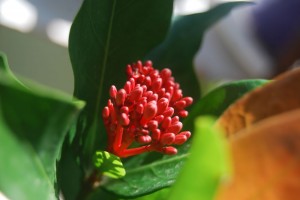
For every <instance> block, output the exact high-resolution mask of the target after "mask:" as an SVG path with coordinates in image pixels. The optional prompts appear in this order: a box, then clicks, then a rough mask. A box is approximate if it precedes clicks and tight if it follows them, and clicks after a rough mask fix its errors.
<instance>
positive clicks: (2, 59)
mask: <svg viewBox="0 0 300 200" xmlns="http://www.w3.org/2000/svg"><path fill="white" fill-rule="evenodd" d="M0 70H1V71H2V73H6V74H7V75H8V76H10V78H11V79H12V80H14V81H15V82H16V83H18V84H20V85H22V86H23V87H26V86H25V85H24V84H23V83H22V82H21V81H20V80H19V79H18V78H17V77H16V76H15V75H14V74H13V73H12V71H11V70H10V68H9V65H8V62H7V57H6V55H5V54H4V53H3V52H1V51H0Z"/></svg>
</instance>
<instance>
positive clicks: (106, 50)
mask: <svg viewBox="0 0 300 200" xmlns="http://www.w3.org/2000/svg"><path fill="white" fill-rule="evenodd" d="M116 4H117V0H113V6H112V10H111V16H110V20H109V24H108V31H107V41H106V45H105V49H104V56H103V62H102V71H101V77H100V83H99V88H98V91H97V99H96V111H95V115H94V119H95V120H96V117H97V116H99V112H100V111H99V106H100V97H101V94H102V90H103V82H104V74H105V71H106V68H107V62H108V54H109V53H108V52H109V48H110V40H111V33H112V27H113V20H114V16H115V11H116Z"/></svg>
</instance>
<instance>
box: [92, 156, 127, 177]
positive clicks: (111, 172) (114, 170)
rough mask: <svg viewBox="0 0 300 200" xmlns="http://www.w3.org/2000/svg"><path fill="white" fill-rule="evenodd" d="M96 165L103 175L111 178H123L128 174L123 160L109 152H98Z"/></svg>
mask: <svg viewBox="0 0 300 200" xmlns="http://www.w3.org/2000/svg"><path fill="white" fill-rule="evenodd" d="M94 164H95V167H96V168H97V169H99V170H100V172H101V173H103V174H104V175H106V176H108V177H111V178H115V179H118V178H122V177H123V176H125V174H126V171H125V168H124V167H123V163H122V161H121V159H120V158H119V157H118V156H115V155H114V154H111V153H109V152H107V151H96V153H95V158H94Z"/></svg>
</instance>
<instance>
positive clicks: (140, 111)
mask: <svg viewBox="0 0 300 200" xmlns="http://www.w3.org/2000/svg"><path fill="white" fill-rule="evenodd" d="M126 72H127V82H126V83H125V85H124V87H123V88H122V89H120V90H117V88H116V87H115V86H114V85H113V86H111V88H110V92H109V94H110V99H109V100H108V103H107V106H105V107H104V109H103V112H102V116H103V119H104V124H105V127H106V130H107V134H108V151H109V152H111V153H113V154H115V155H117V156H119V157H128V156H133V155H137V154H140V153H143V152H148V151H158V152H161V153H164V154H169V155H173V154H176V153H177V149H176V148H175V147H174V146H173V145H181V144H183V143H184V142H186V141H187V139H188V138H189V137H190V136H191V133H190V132H189V131H181V129H182V123H181V122H180V121H179V119H180V117H181V118H183V117H187V115H188V112H187V111H186V110H185V108H186V107H187V106H189V105H191V104H192V102H193V99H192V98H191V97H183V95H182V90H181V89H180V86H179V84H178V83H176V82H175V80H174V77H172V72H171V70H170V69H167V68H165V69H163V70H161V71H158V70H156V69H154V68H153V67H152V62H151V61H147V62H145V63H144V64H142V62H141V61H138V62H137V63H134V64H132V65H128V66H127V68H126Z"/></svg>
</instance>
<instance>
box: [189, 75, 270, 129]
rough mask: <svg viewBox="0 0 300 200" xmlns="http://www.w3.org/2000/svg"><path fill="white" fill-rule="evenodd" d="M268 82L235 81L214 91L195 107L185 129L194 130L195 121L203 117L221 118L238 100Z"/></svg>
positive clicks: (260, 80) (258, 80)
mask: <svg viewBox="0 0 300 200" xmlns="http://www.w3.org/2000/svg"><path fill="white" fill-rule="evenodd" d="M267 82H268V80H262V79H252V80H241V81H233V82H229V83H225V84H223V85H221V86H219V87H217V88H215V89H213V90H212V91H211V92H209V93H208V94H206V95H205V96H204V97H203V98H202V99H200V100H199V101H198V102H197V103H196V104H194V105H193V107H192V109H191V111H190V113H189V116H188V117H187V118H186V120H185V121H184V125H185V128H187V129H189V130H193V126H194V125H193V122H194V120H195V119H196V118H197V117H198V116H201V115H212V116H215V117H219V116H220V115H221V114H222V113H223V112H224V111H225V110H226V108H228V106H230V105H231V104H232V103H234V102H235V101H236V100H237V99H239V98H240V97H242V96H243V95H244V94H246V93H247V92H249V91H251V90H253V89H255V88H256V87H259V86H261V85H263V84H265V83H267Z"/></svg>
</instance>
